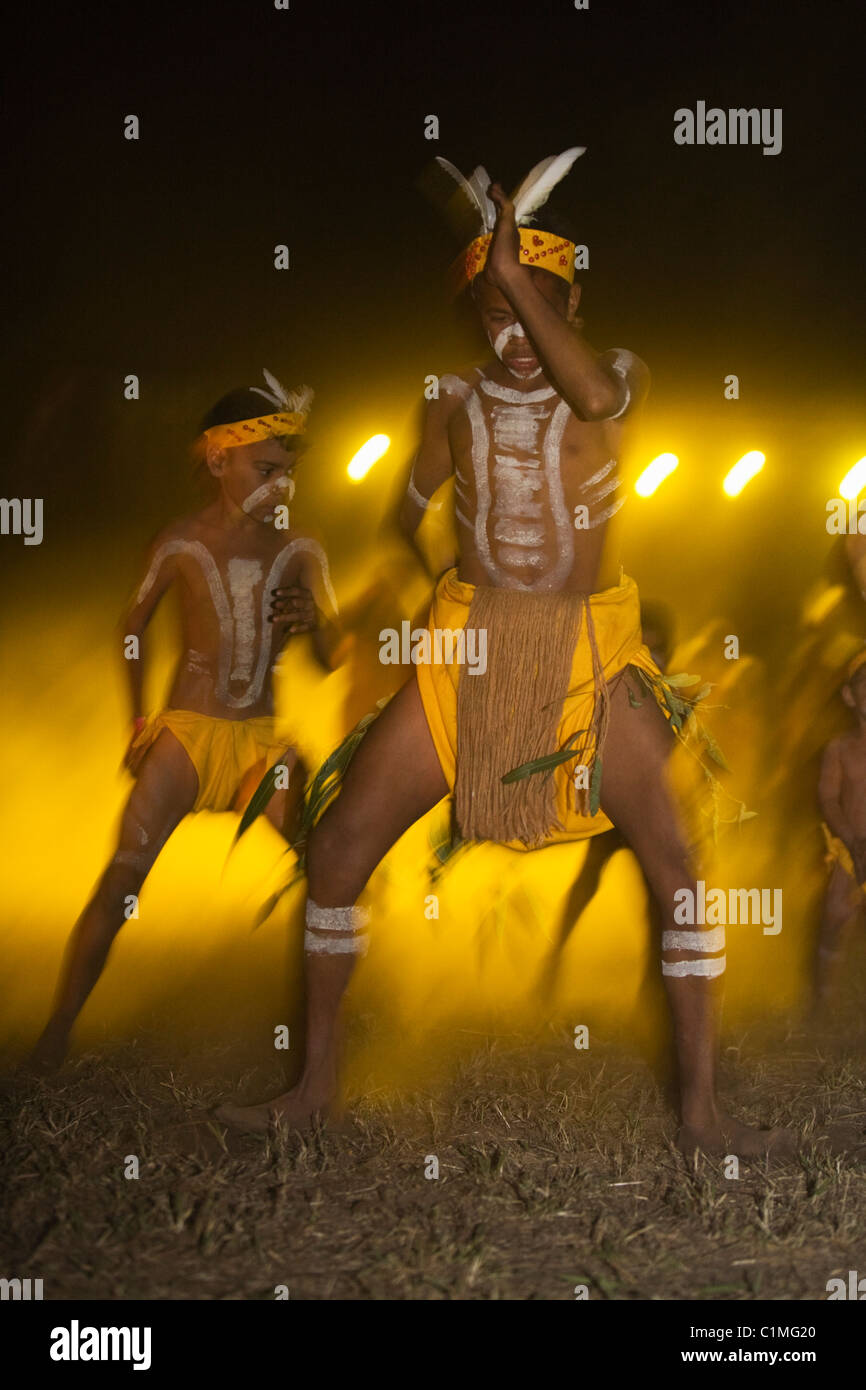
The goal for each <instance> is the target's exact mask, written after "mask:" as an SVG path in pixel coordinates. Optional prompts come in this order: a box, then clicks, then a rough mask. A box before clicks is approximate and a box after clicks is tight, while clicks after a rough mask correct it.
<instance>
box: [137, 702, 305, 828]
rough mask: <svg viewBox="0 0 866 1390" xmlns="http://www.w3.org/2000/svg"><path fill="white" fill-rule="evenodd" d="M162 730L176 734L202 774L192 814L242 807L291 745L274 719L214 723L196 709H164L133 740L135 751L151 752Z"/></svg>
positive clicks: (228, 720)
mask: <svg viewBox="0 0 866 1390" xmlns="http://www.w3.org/2000/svg"><path fill="white" fill-rule="evenodd" d="M163 729H169V730H170V731H171V733H173V734H174V736H175V738H176V739H177V741H178V743H180V744H181V745H182V747H183V748H184V749H185V750H186V752H187V754H188V756H189V760H190V762H191V763H192V765H193V767H194V768H195V770H196V772H197V774H198V795H197V796H196V799H195V804H194V806H193V808H192V809H193V811H228V810H240V809H242V808H241V804H240V801H241V798H240V793H241V790H242V788H243V789H244V792H245V794H246V795H247V799H249V796H251V795H252V793H253V792H254V791H255V788H256V785H257V783H258V782H259V781H260V780H261V778H262V777H263V776H264V774H265V773H266V772H267V770H268V768H269V767H271V766H272V765H273V763H275V762H276V761H277V760H278V758H279V757H280V755H281V754H282V753H284V752H285V751H286V747H287V744H286V740H285V738H282V739H280V738H278V737H277V735H276V720H275V719H274V717H273V716H272V715H264V716H262V717H260V718H258V719H214V718H212V717H211V716H210V715H207V714H196V713H194V712H193V711H192V710H185V709H165V710H163V711H162V712H161V713H160V714H155V715H152V716H151V717H150V718H149V719H148V721H147V723H146V724H145V726H144V728H143V729H142V730H141V732H140V733H139V734H138V736H137V737H136V739H135V740H134V741H133V744H132V747H133V749H147V748H150V746H151V744H153V743H155V742H156V740H157V738H158V737H159V735H160V733H161V732H162V730H163ZM244 784H246V786H245V785H244Z"/></svg>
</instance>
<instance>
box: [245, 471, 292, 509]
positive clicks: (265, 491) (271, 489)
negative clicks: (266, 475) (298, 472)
mask: <svg viewBox="0 0 866 1390" xmlns="http://www.w3.org/2000/svg"><path fill="white" fill-rule="evenodd" d="M294 495H295V480H294V478H290V477H289V475H288V474H287V473H284V474H283V475H282V477H280V478H275V479H274V481H273V482H271V483H262V486H261V487H257V488H256V490H255V492H251V493H250V495H249V497H247V498H245V499H244V501H243V502H242V503H241V511H244V512H246V513H247V514H248V515H249V513H250V512H253V511H255V509H256V508H257V507H263V506H265V505H266V504H267V503H268V502H273V504H274V506H275V507H276V506H277V505H278V504H279V503H280V502H291V500H292V498H293V497H294Z"/></svg>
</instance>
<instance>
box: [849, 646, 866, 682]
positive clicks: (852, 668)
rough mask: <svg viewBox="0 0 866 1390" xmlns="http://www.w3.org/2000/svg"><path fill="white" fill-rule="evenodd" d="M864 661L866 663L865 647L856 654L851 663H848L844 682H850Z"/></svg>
mask: <svg viewBox="0 0 866 1390" xmlns="http://www.w3.org/2000/svg"><path fill="white" fill-rule="evenodd" d="M864 661H866V647H864V649H863V651H862V652H858V653H857V655H856V656H855V657H854V658H853V659H852V660H851V661H849V662H848V674H847V675H846V677H845V679H846V681H850V680H851V679H852V678H853V676H854V673H855V672H856V671H859V670H860V667H861V666H862V665H863V663H864Z"/></svg>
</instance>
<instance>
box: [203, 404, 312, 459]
mask: <svg viewBox="0 0 866 1390" xmlns="http://www.w3.org/2000/svg"><path fill="white" fill-rule="evenodd" d="M306 422H307V417H306V414H304V413H302V412H301V411H297V410H296V411H292V412H291V413H290V414H285V415H261V416H258V417H257V418H254V419H251V420H236V421H235V423H234V424H233V425H212V426H211V428H210V429H209V430H205V432H204V437H205V439H206V440H207V441H208V443H209V444H216V445H217V447H218V448H220V449H232V448H235V447H236V446H237V445H238V444H255V442H256V441H257V440H259V439H276V438H278V437H279V436H280V435H284V434H303V432H304V426H305V425H306Z"/></svg>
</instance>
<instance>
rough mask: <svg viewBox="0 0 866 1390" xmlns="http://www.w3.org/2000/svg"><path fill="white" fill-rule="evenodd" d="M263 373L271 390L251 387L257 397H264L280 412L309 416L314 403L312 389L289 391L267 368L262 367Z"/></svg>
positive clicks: (305, 387) (300, 388)
mask: <svg viewBox="0 0 866 1390" xmlns="http://www.w3.org/2000/svg"><path fill="white" fill-rule="evenodd" d="M262 372H263V374H264V378H265V381H266V382H267V383H268V385H269V386H270V388H271V390H270V391H263V390H262V388H261V386H251V387H250V390H251V391H255V393H256V395H257V396H264V398H265V400H266V401H270V403H271V405H275V406H276V407H277V409H278V410H284V411H285V412H286V413H287V414H289V415H291V414H293V413H295V412H297V413H298V414H301V415H308V414H309V411H310V406H311V405H312V403H313V390H312V387H310V386H299V387H297V389H296V390H294V391H287V390H286V388H285V386H283V384H282V382H280V381H278V380H277V378H276V377H275V376H274V375H273V373H272V372H269V371H268V369H267V367H262Z"/></svg>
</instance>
